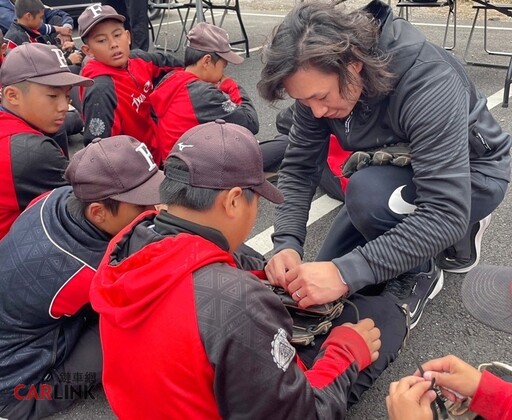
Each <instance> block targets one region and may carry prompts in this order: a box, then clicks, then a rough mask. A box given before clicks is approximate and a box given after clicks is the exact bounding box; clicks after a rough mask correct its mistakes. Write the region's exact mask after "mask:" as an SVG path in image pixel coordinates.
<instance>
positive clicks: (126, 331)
mask: <svg viewBox="0 0 512 420" xmlns="http://www.w3.org/2000/svg"><path fill="white" fill-rule="evenodd" d="M228 248H229V245H228V243H227V240H226V239H225V237H224V236H223V235H222V234H221V233H220V232H219V231H217V230H215V229H211V228H207V227H205V226H200V225H197V224H194V223H192V222H190V221H186V220H183V219H180V218H177V217H175V216H172V215H170V214H168V213H165V212H161V213H160V214H158V215H157V216H156V217H155V215H154V213H149V214H148V213H146V214H144V215H141V217H139V219H138V220H137V221H136V222H134V223H133V224H132V225H131V226H129V227H127V228H126V229H125V230H124V231H122V232H121V233H119V234H118V235H117V236H116V237H115V238H114V239H113V241H112V242H111V243H110V244H109V248H108V249H107V252H106V254H105V257H104V259H103V261H102V263H101V264H100V267H99V269H98V272H97V274H96V276H95V277H94V279H93V283H92V286H91V295H90V298H91V303H92V305H93V308H94V309H95V310H96V311H97V312H99V313H100V333H101V340H102V349H103V357H104V359H103V360H104V365H103V366H104V373H103V384H104V389H105V392H106V394H107V398H108V400H109V403H110V405H111V407H112V408H113V410H114V412H115V414H116V415H117V416H118V417H119V418H121V419H140V418H189V419H195V420H198V419H215V418H219V419H220V418H224V419H229V418H251V419H263V418H271V419H288V418H290V419H298V418H304V419H310V418H322V419H339V418H343V417H344V415H345V413H346V410H347V405H348V400H349V391H350V392H352V390H351V388H353V386H354V383H355V382H356V380H358V379H359V377H360V376H367V375H359V372H360V371H361V370H362V369H364V368H365V367H367V366H368V365H369V364H370V353H369V351H368V347H367V345H366V343H365V342H364V341H363V339H362V337H361V336H360V335H359V334H357V333H356V332H355V331H354V330H353V329H351V328H348V327H340V328H335V329H333V330H331V332H330V334H329V335H328V336H326V338H325V341H323V344H322V346H321V348H318V349H316V352H317V355H316V359H315V363H314V365H312V364H310V363H307V362H306V360H304V363H303V362H302V360H301V359H299V357H298V356H297V350H296V349H295V348H294V347H292V346H291V345H290V342H289V340H290V338H291V334H292V320H291V318H290V316H289V315H288V312H287V311H286V309H285V307H284V306H283V304H282V303H281V301H280V299H279V298H278V297H277V296H276V295H275V294H274V293H273V292H272V291H271V290H269V289H268V288H267V287H265V286H264V285H263V284H262V283H261V282H260V281H259V279H258V278H257V277H256V276H255V275H254V274H252V273H251V272H249V271H245V270H246V269H255V268H261V267H262V264H260V265H259V266H258V264H254V265H252V266H248V265H247V262H248V260H247V259H246V260H245V261H244V262H242V261H236V260H235V259H234V256H233V255H231V254H229V253H228V251H227V250H228ZM260 263H261V261H260ZM242 266H244V268H241V267H242ZM260 274H261V273H260ZM387 307H388V308H389V307H391V305H389V304H387ZM361 309H363V308H361ZM393 311H394V314H393V315H391V316H389V317H388V316H387V315H388V314H390V312H389V310H388V311H384V313H385V315H384V314H383V313H381V315H382V317H386V318H387V319H393V320H397V321H398V322H399V323H400V325H398V324H397V323H395V324H394V329H393V334H395V335H401V338H400V344H401V340H402V339H403V337H404V335H405V317H404V316H403V314H401V312H400V310H399V309H398V308H396V307H395V308H394V309H393ZM342 315H343V314H342ZM343 322H346V320H344V321H343ZM386 337H388V336H386ZM398 348H399V346H398ZM389 350H390V349H389V345H388V344H387V339H383V354H386V356H385V357H388V351H389ZM397 351H398V349H397V348H395V349H393V350H392V352H393V354H394V355H395V356H396V353H397ZM388 362H389V360H388ZM306 365H308V366H312V368H311V369H307V368H306ZM374 365H375V363H374V364H372V367H373V366H374ZM367 370H368V369H367ZM381 371H382V370H381ZM381 371H380V372H381ZM134 378H136V380H134ZM370 384H371V383H370ZM141 401H144V403H143V404H141Z"/></svg>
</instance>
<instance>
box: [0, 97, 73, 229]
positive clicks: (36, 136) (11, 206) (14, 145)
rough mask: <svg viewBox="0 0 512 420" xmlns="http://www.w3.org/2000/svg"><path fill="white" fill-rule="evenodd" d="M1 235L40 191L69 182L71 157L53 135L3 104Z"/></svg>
mask: <svg viewBox="0 0 512 420" xmlns="http://www.w3.org/2000/svg"><path fill="white" fill-rule="evenodd" d="M0 127H1V128H0V239H1V238H2V237H4V236H5V235H6V234H7V232H8V231H9V228H10V227H11V225H12V224H13V222H14V220H15V219H16V218H17V217H18V216H19V215H20V213H21V212H22V211H23V210H24V209H25V208H26V207H27V205H28V204H29V203H30V201H32V200H33V199H34V198H36V197H37V196H38V195H40V194H42V193H44V192H46V191H49V190H51V189H53V188H56V187H60V186H63V185H66V184H67V182H66V181H65V180H64V171H65V170H66V167H67V165H68V160H67V158H66V157H65V156H64V153H63V151H62V149H61V148H60V147H59V146H58V144H57V143H56V142H55V141H54V140H53V139H51V138H50V137H48V136H46V135H44V134H43V133H41V132H40V131H38V130H36V129H35V128H33V127H31V126H30V125H29V124H28V123H27V122H26V121H24V120H23V119H21V118H20V117H18V116H16V115H14V114H12V113H11V112H9V111H7V110H6V109H5V108H3V107H0Z"/></svg>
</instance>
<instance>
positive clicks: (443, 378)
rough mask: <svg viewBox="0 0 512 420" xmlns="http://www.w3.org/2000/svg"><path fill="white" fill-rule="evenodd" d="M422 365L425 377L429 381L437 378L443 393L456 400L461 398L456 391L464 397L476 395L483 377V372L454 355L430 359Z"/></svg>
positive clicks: (451, 399)
mask: <svg viewBox="0 0 512 420" xmlns="http://www.w3.org/2000/svg"><path fill="white" fill-rule="evenodd" d="M422 367H423V370H424V371H425V374H424V375H423V377H424V378H425V379H427V380H429V381H430V380H432V378H436V384H437V385H438V386H439V387H440V388H441V391H442V393H443V395H444V396H445V397H446V398H448V399H449V400H450V401H454V402H455V401H456V400H457V399H460V398H458V397H457V396H456V395H455V393H454V392H456V393H457V394H459V396H464V397H472V396H473V395H475V392H476V390H477V388H478V384H479V383H480V379H481V378H482V373H481V372H479V371H478V370H477V369H475V368H474V367H473V366H471V365H468V364H467V363H466V362H464V361H462V360H461V359H459V358H458V357H455V356H453V355H449V356H445V357H442V358H440V359H434V360H430V361H428V362H426V363H424V364H423V365H422ZM419 374H420V373H419V372H418V371H416V372H415V375H416V376H419ZM452 391H454V392H452Z"/></svg>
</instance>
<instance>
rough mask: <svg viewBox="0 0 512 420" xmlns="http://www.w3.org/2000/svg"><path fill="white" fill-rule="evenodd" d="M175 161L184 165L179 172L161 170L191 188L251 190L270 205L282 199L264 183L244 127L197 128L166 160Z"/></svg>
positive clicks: (256, 148)
mask: <svg viewBox="0 0 512 420" xmlns="http://www.w3.org/2000/svg"><path fill="white" fill-rule="evenodd" d="M171 158H178V159H180V160H181V161H183V162H184V163H185V164H186V166H187V169H188V170H187V171H182V170H179V169H176V168H173V167H171V166H167V165H166V167H165V176H166V177H167V178H169V179H171V180H174V181H178V182H182V183H185V184H189V185H191V186H193V187H199V188H208V189H214V190H228V189H231V188H234V187H240V188H248V189H251V190H253V191H255V192H257V193H258V194H260V195H261V196H262V197H264V198H266V199H267V200H269V201H271V202H272V203H276V204H280V203H282V202H283V201H284V196H283V194H282V193H281V191H279V190H278V189H277V188H276V187H275V186H273V185H272V184H271V183H270V182H268V181H267V180H266V178H265V173H264V172H263V157H262V155H261V149H260V145H259V143H258V140H256V137H254V135H253V134H252V133H251V132H250V131H249V130H248V129H247V128H245V127H242V126H240V125H237V124H230V123H227V122H225V121H224V120H216V121H214V122H209V123H206V124H201V125H197V126H195V127H193V128H191V129H190V130H188V131H187V132H186V133H185V134H183V135H182V136H181V137H180V138H179V139H178V141H177V142H176V144H175V145H174V146H173V148H172V150H171V152H170V153H169V156H168V157H167V159H171Z"/></svg>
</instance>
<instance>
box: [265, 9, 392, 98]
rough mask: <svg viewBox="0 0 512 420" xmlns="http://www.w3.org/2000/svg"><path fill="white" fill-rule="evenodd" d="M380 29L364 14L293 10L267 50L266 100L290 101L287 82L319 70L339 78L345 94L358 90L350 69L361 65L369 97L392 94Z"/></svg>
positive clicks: (329, 10) (386, 57) (357, 12)
mask: <svg viewBox="0 0 512 420" xmlns="http://www.w3.org/2000/svg"><path fill="white" fill-rule="evenodd" d="M378 37H379V24H378V22H376V21H375V20H374V19H373V17H372V16H371V15H370V14H368V13H366V12H365V11H363V10H356V11H353V12H344V11H342V10H340V9H339V8H337V7H335V6H334V4H328V3H322V2H321V1H313V2H304V3H301V4H299V5H297V6H295V8H294V9H292V10H291V11H290V12H289V13H288V15H286V17H285V18H284V20H283V22H282V23H281V24H280V25H278V26H277V27H276V28H275V29H274V31H273V34H272V37H271V40H270V42H269V43H268V44H267V45H266V46H265V48H264V50H263V64H264V67H263V70H262V71H261V80H260V81H259V82H258V85H257V86H258V91H259V93H260V95H261V96H262V97H263V98H264V99H266V100H267V101H270V102H275V101H276V100H279V99H284V97H285V94H286V92H285V89H284V87H283V80H284V79H286V78H287V77H289V76H291V75H292V74H294V73H295V72H296V71H297V70H299V69H303V68H308V67H314V68H315V69H317V70H319V71H321V72H323V73H326V74H332V73H334V74H338V75H339V83H340V93H341V94H342V95H344V94H346V93H347V91H346V89H347V85H348V84H356V83H357V81H356V80H355V79H354V77H352V76H351V73H350V72H349V70H348V69H347V67H348V66H349V65H350V64H351V63H356V62H361V63H362V64H363V68H362V70H361V78H362V85H363V86H361V87H362V88H363V92H364V93H365V94H366V95H367V96H368V97H375V96H379V95H383V94H386V93H388V92H389V91H390V90H391V89H392V81H393V74H392V73H391V72H389V71H388V69H387V63H388V56H387V55H386V54H384V53H382V52H380V51H378V49H377V43H378Z"/></svg>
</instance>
